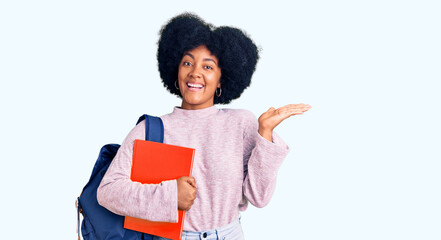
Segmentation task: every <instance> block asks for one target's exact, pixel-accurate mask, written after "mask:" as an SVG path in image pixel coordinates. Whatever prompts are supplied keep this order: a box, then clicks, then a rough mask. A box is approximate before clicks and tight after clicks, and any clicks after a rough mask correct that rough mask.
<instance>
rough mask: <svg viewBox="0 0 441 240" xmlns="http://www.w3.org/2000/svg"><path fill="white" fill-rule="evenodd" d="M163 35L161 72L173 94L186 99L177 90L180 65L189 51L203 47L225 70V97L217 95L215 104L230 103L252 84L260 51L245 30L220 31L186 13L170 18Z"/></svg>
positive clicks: (222, 71)
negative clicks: (176, 82) (176, 84)
mask: <svg viewBox="0 0 441 240" xmlns="http://www.w3.org/2000/svg"><path fill="white" fill-rule="evenodd" d="M159 34H160V39H159V41H158V52H157V58H158V68H159V73H160V76H161V79H162V81H163V83H164V86H165V87H166V88H167V89H168V91H170V92H171V93H173V94H176V95H178V96H179V97H182V96H181V92H180V91H179V90H178V89H176V87H175V81H176V80H177V79H178V67H179V64H180V62H181V59H182V57H183V55H184V53H185V52H187V51H189V50H192V49H194V48H196V47H198V46H201V45H205V46H206V47H207V49H208V50H209V51H210V52H211V53H212V54H213V55H215V56H216V57H217V59H218V60H219V67H220V69H221V79H220V82H221V86H222V87H221V88H222V94H221V96H220V97H217V96H215V98H214V104H218V103H220V104H228V103H230V102H231V100H233V99H236V98H238V97H240V95H241V94H242V93H243V91H244V90H245V88H247V87H248V86H249V85H250V84H251V77H252V75H253V73H254V71H255V69H256V64H257V61H258V59H259V51H258V49H257V47H256V45H255V44H254V43H253V41H252V40H251V39H250V38H249V37H248V36H247V34H246V33H245V32H243V31H242V30H240V29H237V28H233V27H226V26H221V27H217V28H216V27H214V26H213V25H211V24H208V23H206V22H205V21H204V20H202V19H201V18H200V17H198V16H197V15H195V14H191V13H183V14H180V15H178V16H175V17H174V18H172V19H170V20H169V21H168V22H167V24H165V25H164V26H163V27H162V28H161V30H160V32H159Z"/></svg>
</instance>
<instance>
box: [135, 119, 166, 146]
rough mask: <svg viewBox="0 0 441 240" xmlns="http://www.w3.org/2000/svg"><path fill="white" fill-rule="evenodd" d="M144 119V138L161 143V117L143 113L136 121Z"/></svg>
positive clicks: (162, 133) (162, 131)
mask: <svg viewBox="0 0 441 240" xmlns="http://www.w3.org/2000/svg"><path fill="white" fill-rule="evenodd" d="M144 119H145V140H148V141H152V142H159V143H162V142H163V141H164V124H163V123H162V120H161V118H159V117H154V116H150V115H148V114H144V115H142V116H141V117H139V119H138V122H137V123H136V124H138V123H140V122H141V121H142V120H144Z"/></svg>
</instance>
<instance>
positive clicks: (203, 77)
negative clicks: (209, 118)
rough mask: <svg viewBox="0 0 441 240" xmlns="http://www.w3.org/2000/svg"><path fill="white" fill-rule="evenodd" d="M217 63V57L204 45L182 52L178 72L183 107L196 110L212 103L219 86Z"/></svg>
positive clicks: (219, 75)
mask: <svg viewBox="0 0 441 240" xmlns="http://www.w3.org/2000/svg"><path fill="white" fill-rule="evenodd" d="M218 64H219V61H218V59H217V57H216V56H214V55H212V54H211V52H210V50H208V49H207V47H205V46H204V45H202V46H199V47H197V48H194V49H192V50H190V51H187V52H185V53H184V55H183V57H182V60H181V63H180V64H179V72H178V83H179V90H180V91H181V95H182V105H181V107H182V108H183V109H189V110H197V109H203V108H207V107H211V106H213V105H214V94H215V91H216V89H217V88H220V77H221V69H220V68H219V65H218Z"/></svg>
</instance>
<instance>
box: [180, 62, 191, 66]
mask: <svg viewBox="0 0 441 240" xmlns="http://www.w3.org/2000/svg"><path fill="white" fill-rule="evenodd" d="M182 65H184V66H191V63H189V62H183V63H182Z"/></svg>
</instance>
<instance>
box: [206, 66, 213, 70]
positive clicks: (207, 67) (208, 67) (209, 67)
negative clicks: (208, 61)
mask: <svg viewBox="0 0 441 240" xmlns="http://www.w3.org/2000/svg"><path fill="white" fill-rule="evenodd" d="M205 69H210V70H211V69H213V68H212V67H211V66H205Z"/></svg>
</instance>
